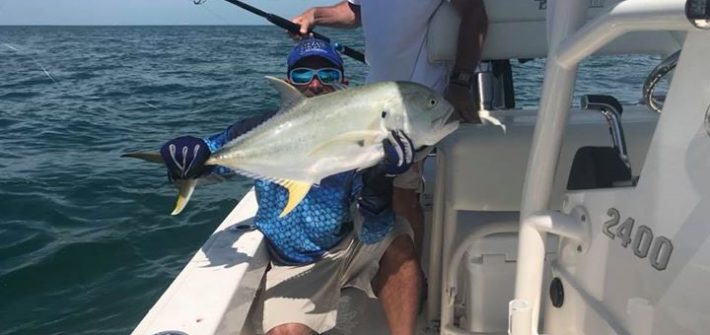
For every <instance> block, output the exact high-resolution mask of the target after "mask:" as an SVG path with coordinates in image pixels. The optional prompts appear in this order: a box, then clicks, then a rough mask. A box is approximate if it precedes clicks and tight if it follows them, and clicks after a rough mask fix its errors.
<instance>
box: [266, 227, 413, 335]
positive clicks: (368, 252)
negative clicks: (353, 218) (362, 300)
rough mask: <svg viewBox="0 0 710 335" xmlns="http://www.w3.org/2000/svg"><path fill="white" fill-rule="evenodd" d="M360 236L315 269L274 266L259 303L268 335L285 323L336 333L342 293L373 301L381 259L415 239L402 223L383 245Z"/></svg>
mask: <svg viewBox="0 0 710 335" xmlns="http://www.w3.org/2000/svg"><path fill="white" fill-rule="evenodd" d="M355 234H356V233H355V232H354V231H353V232H352V233H350V235H348V237H346V238H345V239H344V240H343V241H341V242H340V243H339V244H338V245H337V246H335V247H334V248H332V249H331V250H329V251H328V252H326V253H325V254H324V256H323V258H322V259H320V260H319V261H317V262H315V263H312V264H307V265H301V266H283V265H277V264H273V263H272V264H271V269H270V270H269V271H268V272H267V273H266V284H265V288H264V291H263V292H262V293H261V294H260V298H259V303H260V304H261V306H260V307H261V308H260V310H261V312H262V315H263V317H262V327H263V328H262V329H263V330H264V333H267V332H268V331H269V330H271V329H272V328H274V327H276V326H278V325H282V324H286V323H300V324H304V325H306V326H308V327H309V328H311V329H313V330H314V331H316V332H318V333H323V332H325V331H328V330H330V329H332V328H333V327H335V324H336V318H337V315H338V301H339V300H340V294H341V292H340V291H341V289H343V288H346V287H355V288H358V289H360V290H362V291H364V292H365V293H367V295H368V296H370V297H372V298H374V297H375V295H374V292H373V290H372V285H371V282H372V279H373V278H374V277H375V275H376V274H377V271H378V269H379V260H380V258H382V255H383V254H384V253H385V251H386V250H387V248H389V246H390V244H391V243H392V241H394V239H395V238H397V237H398V236H400V235H405V234H406V235H408V236H409V237H410V238H412V236H413V233H412V228H411V227H410V225H409V224H408V223H407V221H406V220H404V219H402V218H399V217H397V219H396V220H395V223H394V227H393V229H392V231H390V232H389V233H388V234H387V235H386V236H385V237H384V238H383V239H382V241H380V242H378V243H374V244H364V243H362V242H360V241H359V240H358V239H357V238H356V237H355ZM262 308H263V309H262Z"/></svg>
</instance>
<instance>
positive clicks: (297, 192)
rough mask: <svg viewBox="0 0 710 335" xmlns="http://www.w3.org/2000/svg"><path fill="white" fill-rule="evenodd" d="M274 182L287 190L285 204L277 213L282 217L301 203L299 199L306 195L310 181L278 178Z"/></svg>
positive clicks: (309, 187)
mask: <svg viewBox="0 0 710 335" xmlns="http://www.w3.org/2000/svg"><path fill="white" fill-rule="evenodd" d="M276 183H277V184H279V185H281V186H283V187H284V188H286V190H288V201H286V206H284V209H283V210H282V211H281V214H279V218H282V217H284V216H286V215H288V213H291V211H292V210H293V209H294V208H296V206H297V205H298V204H299V203H301V200H303V198H304V197H305V196H306V194H307V193H308V190H310V189H311V183H307V182H303V181H295V180H278V181H276Z"/></svg>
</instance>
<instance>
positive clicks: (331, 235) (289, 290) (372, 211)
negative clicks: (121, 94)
mask: <svg viewBox="0 0 710 335" xmlns="http://www.w3.org/2000/svg"><path fill="white" fill-rule="evenodd" d="M287 63H288V72H287V74H288V75H287V78H288V79H287V81H288V82H289V83H291V84H292V85H294V87H296V88H297V89H298V90H299V91H301V92H302V93H303V94H304V95H306V96H314V95H319V94H327V93H329V92H332V91H334V90H335V89H336V87H338V86H341V85H344V84H347V80H346V79H345V78H344V75H343V70H344V69H343V62H342V59H341V58H340V55H338V53H337V52H336V51H335V50H334V49H333V47H332V46H330V45H329V44H328V43H326V42H324V41H322V40H318V39H314V38H307V39H303V40H301V41H300V42H299V43H298V44H297V45H296V46H295V47H294V48H293V50H292V51H291V52H290V53H289V55H288V59H287ZM274 114H275V113H267V114H265V115H261V116H257V117H253V118H248V119H244V120H241V121H239V122H237V123H235V124H233V125H232V126H230V127H229V128H227V129H226V130H225V131H224V132H222V133H219V134H216V135H213V136H209V137H207V138H205V139H200V138H196V137H191V136H182V137H178V138H175V139H173V140H170V141H168V142H167V143H166V144H165V145H163V147H162V148H161V155H162V157H163V160H164V161H165V162H166V165H167V167H168V175H169V177H170V179H172V180H180V179H187V178H197V177H202V176H205V175H206V174H210V173H225V169H226V168H224V167H214V166H205V164H204V163H205V162H206V161H207V159H208V158H209V155H210V153H211V152H214V151H216V150H218V149H219V148H221V147H222V146H224V145H225V144H226V143H227V142H228V141H229V140H231V139H233V138H236V137H238V136H239V135H241V134H243V133H245V132H248V131H249V130H251V129H253V128H254V127H256V126H257V125H259V124H260V123H261V122H263V121H265V120H267V119H269V118H270V117H271V116H273V115H274ZM384 148H385V159H384V160H383V162H382V163H380V164H379V165H377V166H374V167H372V168H369V169H366V170H364V171H361V172H357V171H347V172H343V173H339V174H336V175H333V176H330V177H327V178H324V179H323V180H322V181H321V183H320V184H319V186H318V187H314V188H311V189H310V190H309V192H308V193H307V194H306V196H305V197H304V199H303V200H302V201H301V203H299V205H298V206H296V207H295V208H294V209H293V210H292V211H291V212H290V213H289V214H288V215H286V216H285V217H283V218H281V217H279V214H280V213H281V211H282V209H283V207H284V206H285V204H286V199H287V198H288V194H287V190H286V189H285V188H283V187H282V186H280V185H277V184H275V183H272V182H269V181H265V180H257V181H256V182H255V186H254V188H255V192H256V199H257V203H258V205H259V209H258V211H257V213H256V216H255V218H254V224H255V226H256V227H257V228H258V229H259V230H260V231H261V232H262V233H263V234H264V237H265V239H266V241H267V246H268V250H269V255H270V258H271V266H270V269H269V270H268V271H267V273H266V284H265V289H264V291H263V292H262V293H261V294H260V295H259V302H258V303H259V304H260V305H261V306H262V307H263V311H264V313H263V318H262V328H263V330H264V331H265V332H266V333H267V334H270V335H279V334H291V335H306V334H311V333H312V332H317V333H322V332H325V331H327V330H329V329H331V328H333V327H334V326H335V322H336V317H337V307H338V300H339V298H340V293H341V289H343V288H345V287H355V288H359V289H361V290H363V291H365V292H366V293H367V294H368V295H370V296H371V297H374V296H373V295H374V293H376V295H377V297H378V298H379V300H380V302H381V304H382V306H383V309H384V311H385V314H386V316H387V320H388V323H389V326H390V331H391V333H392V334H407V335H411V334H414V329H415V324H416V314H417V309H418V307H419V301H418V298H419V294H418V293H419V291H420V290H421V279H420V271H421V270H420V268H419V264H418V261H417V256H416V252H415V248H414V243H413V241H412V235H413V233H412V231H411V228H410V227H409V225H407V223H406V222H404V220H401V219H398V218H396V217H395V214H394V212H393V210H392V205H391V203H392V193H391V192H392V186H391V185H392V176H393V175H396V174H398V173H401V172H404V171H406V170H407V169H408V168H409V166H410V165H411V163H412V160H413V151H414V148H413V145H412V143H411V141H410V140H409V138H408V137H407V136H406V135H405V134H404V133H403V132H401V131H400V132H397V131H395V132H393V133H392V136H391V138H390V139H388V140H385V142H384Z"/></svg>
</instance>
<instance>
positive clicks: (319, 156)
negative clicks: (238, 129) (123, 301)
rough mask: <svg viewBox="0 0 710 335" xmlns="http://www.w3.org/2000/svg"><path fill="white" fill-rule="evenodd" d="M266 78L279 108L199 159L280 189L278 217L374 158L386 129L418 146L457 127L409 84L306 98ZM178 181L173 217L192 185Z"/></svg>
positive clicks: (443, 105) (427, 94) (440, 103)
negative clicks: (283, 200) (283, 195)
mask: <svg viewBox="0 0 710 335" xmlns="http://www.w3.org/2000/svg"><path fill="white" fill-rule="evenodd" d="M267 79H268V81H269V83H270V84H271V85H272V86H273V87H274V88H276V90H278V92H279V94H280V96H281V106H280V108H279V112H278V113H277V114H276V115H275V116H273V117H272V118H270V119H269V120H267V121H265V122H264V123H262V124H261V125H259V126H257V127H256V128H254V129H252V130H251V131H249V132H247V133H245V134H243V135H241V136H239V137H237V138H235V139H234V140H232V141H230V142H228V143H227V144H226V145H225V146H224V147H222V148H221V149H220V150H219V151H217V152H215V153H213V154H212V155H211V157H210V158H209V160H208V161H207V164H208V165H222V166H226V167H229V168H231V169H233V170H234V171H236V172H237V173H239V174H242V175H245V176H248V177H252V178H258V179H266V180H270V181H273V182H275V183H278V184H280V185H282V186H283V187H285V188H287V189H288V191H289V199H288V201H287V204H286V206H285V207H284V209H283V211H282V212H281V216H285V215H286V214H288V213H289V212H290V211H291V210H292V209H293V208H295V207H296V205H298V203H299V202H300V201H301V200H302V199H303V197H304V196H305V195H306V193H308V190H309V189H310V188H311V187H312V186H313V185H317V184H318V183H319V182H320V181H321V179H323V178H325V177H327V176H330V175H333V174H336V173H340V172H344V171H349V170H354V169H363V168H367V167H371V166H373V165H375V164H377V163H378V162H379V161H381V160H382V159H383V158H384V149H383V145H382V141H383V140H384V139H385V138H387V137H388V136H389V135H390V131H391V130H402V131H404V133H405V134H407V136H409V138H410V139H411V140H412V143H413V145H414V147H415V149H420V148H422V147H424V146H430V145H434V144H436V143H437V142H439V141H440V140H441V139H442V138H444V137H445V136H446V135H448V134H450V133H451V132H453V131H454V130H456V129H457V128H458V122H457V121H450V120H449V118H450V117H451V114H452V113H453V111H454V108H453V106H451V105H450V104H449V103H448V102H447V101H446V100H445V99H444V98H443V97H441V96H440V95H439V94H437V93H436V92H434V91H433V90H431V89H429V88H427V87H426V86H423V85H419V84H416V83H411V82H380V83H375V84H370V85H365V86H360V87H356V88H348V89H343V90H338V91H335V92H332V93H328V94H324V95H319V96H314V97H310V98H307V97H305V96H304V95H303V94H302V93H301V92H300V91H298V90H297V89H296V88H294V87H293V86H291V85H290V84H288V83H287V82H285V81H283V80H280V79H277V78H273V77H267ZM130 156H133V157H138V156H139V154H130ZM139 158H144V159H145V157H139ZM183 185H184V186H183V187H181V190H180V194H181V195H180V196H179V197H178V204H177V207H176V209H175V211H174V212H173V214H177V213H176V211H177V212H178V213H179V211H180V210H182V207H184V205H185V204H186V203H187V200H188V198H189V195H190V194H191V193H192V189H194V187H195V185H196V182H195V181H192V182H190V181H187V182H184V184H183Z"/></svg>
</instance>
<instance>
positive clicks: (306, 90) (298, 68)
mask: <svg viewBox="0 0 710 335" xmlns="http://www.w3.org/2000/svg"><path fill="white" fill-rule="evenodd" d="M328 69H331V70H338V69H337V67H336V66H334V65H333V64H332V63H331V62H330V61H328V60H326V59H324V58H321V57H317V56H313V57H306V58H304V59H302V60H300V61H298V62H297V63H296V64H294V66H293V68H292V69H291V71H290V72H289V76H288V82H289V83H291V84H292V85H293V86H294V87H296V88H297V89H298V90H299V91H301V93H303V94H304V95H305V96H307V97H312V96H315V95H319V94H325V93H330V92H333V91H335V87H333V85H332V82H331V83H328V82H324V81H328V80H326V79H329V78H334V76H332V75H335V74H336V73H335V71H329V70H328ZM309 70H312V71H309ZM319 70H323V71H320V72H319ZM297 72H298V73H299V74H300V76H299V77H301V78H304V79H303V80H302V81H300V82H299V81H296V80H294V79H293V78H294V77H296V73H297ZM308 77H310V78H309V79H310V81H309V82H307V83H305V81H306V79H305V78H308ZM338 77H339V78H337V80H335V83H337V84H345V82H344V78H343V73H342V71H340V72H339V76H338ZM323 78H326V79H323Z"/></svg>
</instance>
